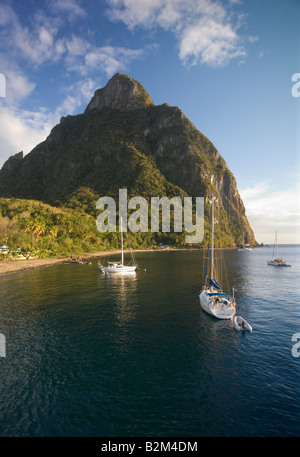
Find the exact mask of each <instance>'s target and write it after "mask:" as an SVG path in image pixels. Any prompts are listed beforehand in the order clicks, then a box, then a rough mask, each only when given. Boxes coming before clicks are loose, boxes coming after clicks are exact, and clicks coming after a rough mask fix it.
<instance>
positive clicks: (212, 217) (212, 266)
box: [210, 198, 215, 279]
mask: <svg viewBox="0 0 300 457" xmlns="http://www.w3.org/2000/svg"><path fill="white" fill-rule="evenodd" d="M214 201H215V199H214V198H213V199H212V205H211V266H210V268H211V273H210V277H211V279H213V278H214Z"/></svg>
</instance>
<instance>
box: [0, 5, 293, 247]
mask: <svg viewBox="0 0 300 457" xmlns="http://www.w3.org/2000/svg"><path fill="white" fill-rule="evenodd" d="M117 72H122V73H125V74H127V75H129V76H130V77H132V78H133V79H136V80H138V81H139V82H140V83H141V84H142V85H143V86H144V88H145V89H146V90H147V92H148V93H149V95H150V97H151V98H152V100H153V102H154V103H155V104H157V105H159V104H162V103H168V104H169V105H171V106H178V107H179V108H180V109H181V110H182V111H183V113H184V114H185V116H187V117H188V118H189V119H190V121H191V122H192V123H193V124H194V125H195V127H196V128H197V129H198V130H200V131H201V132H202V133H203V134H204V135H205V136H206V137H208V138H209V140H210V141H211V142H212V143H213V144H214V145H215V146H216V148H217V149H218V151H219V153H220V154H221V156H222V157H223V158H224V160H225V161H226V163H227V165H228V166H229V168H230V170H231V171H232V173H233V175H234V176H235V178H236V181H237V187H238V191H239V193H240V195H241V197H242V199H243V202H244V205H245V208H246V215H247V217H248V220H249V222H250V225H251V227H252V228H253V230H254V234H255V237H256V240H257V241H258V242H259V243H273V241H274V237H275V231H276V230H277V231H278V242H279V243H300V179H299V178H300V130H299V123H300V84H298V82H299V83H300V0H86V1H83V0H0V167H1V166H2V165H3V163H4V162H5V161H6V160H7V159H8V157H9V156H11V155H13V154H16V153H18V152H19V151H21V150H22V151H24V154H27V153H29V152H30V151H31V150H32V149H33V148H34V146H36V145H37V144H38V143H40V142H41V141H43V140H45V138H46V137H47V136H48V135H49V133H50V131H51V129H52V128H53V127H54V126H55V125H56V124H57V123H59V121H60V118H61V116H66V115H76V114H79V113H82V112H83V111H84V109H85V107H86V106H87V104H88V102H89V101H90V99H91V97H92V95H93V93H94V91H95V90H96V89H98V88H101V87H104V86H105V85H106V83H107V82H108V80H109V79H110V78H111V77H112V76H113V75H114V74H115V73H117ZM194 197H195V196H194Z"/></svg>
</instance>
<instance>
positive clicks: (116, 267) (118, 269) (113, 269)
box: [99, 218, 136, 274]
mask: <svg viewBox="0 0 300 457" xmlns="http://www.w3.org/2000/svg"><path fill="white" fill-rule="evenodd" d="M120 233H121V249H122V251H121V252H122V253H121V261H120V262H107V266H105V267H104V266H103V265H101V263H99V268H100V270H101V271H102V273H109V274H110V273H126V274H127V273H134V272H135V270H136V265H135V264H134V265H124V249H123V220H122V218H121V230H120ZM132 259H133V262H134V258H133V256H132Z"/></svg>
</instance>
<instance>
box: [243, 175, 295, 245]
mask: <svg viewBox="0 0 300 457" xmlns="http://www.w3.org/2000/svg"><path fill="white" fill-rule="evenodd" d="M240 195H241V197H242V199H243V202H244V205H245V208H246V214H247V217H248V220H249V222H250V225H251V226H252V228H253V230H254V234H255V236H256V239H257V241H258V242H263V243H271V242H272V240H273V238H274V233H275V230H278V233H279V237H280V239H279V241H280V242H281V243H300V186H299V185H295V186H293V187H290V188H288V189H284V190H280V191H279V190H277V189H275V188H274V187H273V186H271V185H270V184H269V183H267V182H262V183H258V184H256V185H255V186H253V187H249V188H246V189H244V190H241V191H240Z"/></svg>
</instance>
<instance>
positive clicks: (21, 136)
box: [0, 107, 52, 167]
mask: <svg viewBox="0 0 300 457" xmlns="http://www.w3.org/2000/svg"><path fill="white" fill-rule="evenodd" d="M0 125H1V130H0V143H1V153H0V167H1V166H2V164H3V162H4V161H5V160H6V159H7V158H8V157H9V156H10V155H13V154H16V153H17V152H20V151H24V153H25V154H26V153H28V152H29V151H31V150H32V149H33V148H34V146H36V145H37V144H38V143H40V142H41V141H43V140H44V139H45V138H46V136H47V135H48V134H49V132H50V128H51V127H52V125H51V116H50V117H49V115H47V114H46V113H44V112H43V111H42V110H41V111H40V112H28V111H21V112H20V111H16V110H14V109H11V108H3V107H2V108H1V109H0Z"/></svg>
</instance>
